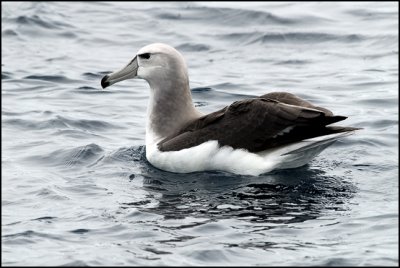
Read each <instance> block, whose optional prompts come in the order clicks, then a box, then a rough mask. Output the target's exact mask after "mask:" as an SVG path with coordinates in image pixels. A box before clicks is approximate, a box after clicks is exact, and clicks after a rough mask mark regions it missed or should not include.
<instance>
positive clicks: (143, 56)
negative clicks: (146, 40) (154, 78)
mask: <svg viewBox="0 0 400 268" xmlns="http://www.w3.org/2000/svg"><path fill="white" fill-rule="evenodd" d="M139 58H141V59H146V60H148V59H150V53H143V54H140V55H139Z"/></svg>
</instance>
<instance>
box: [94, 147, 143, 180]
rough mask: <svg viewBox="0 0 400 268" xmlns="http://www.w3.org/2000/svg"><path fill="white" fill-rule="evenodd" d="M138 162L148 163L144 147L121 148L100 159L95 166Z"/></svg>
mask: <svg viewBox="0 0 400 268" xmlns="http://www.w3.org/2000/svg"><path fill="white" fill-rule="evenodd" d="M136 161H139V162H146V161H147V159H146V148H145V146H144V145H142V146H133V147H128V148H126V147H123V148H119V149H118V150H117V151H115V152H113V153H111V154H109V155H106V156H104V157H101V158H99V159H98V160H97V161H96V162H95V163H93V165H98V164H99V163H107V164H110V163H130V162H136ZM133 177H134V176H133Z"/></svg>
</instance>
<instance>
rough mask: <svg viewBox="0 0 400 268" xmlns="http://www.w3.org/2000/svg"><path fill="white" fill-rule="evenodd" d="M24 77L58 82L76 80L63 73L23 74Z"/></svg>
mask: <svg viewBox="0 0 400 268" xmlns="http://www.w3.org/2000/svg"><path fill="white" fill-rule="evenodd" d="M24 79H35V80H44V81H49V82H58V83H72V82H76V81H75V80H72V79H70V78H67V77H66V76H63V75H28V76H25V77H24Z"/></svg>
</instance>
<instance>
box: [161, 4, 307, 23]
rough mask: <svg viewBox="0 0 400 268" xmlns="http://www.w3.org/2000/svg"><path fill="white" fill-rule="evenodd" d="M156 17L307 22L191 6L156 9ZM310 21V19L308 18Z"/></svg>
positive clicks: (225, 20)
mask: <svg viewBox="0 0 400 268" xmlns="http://www.w3.org/2000/svg"><path fill="white" fill-rule="evenodd" d="M153 12H154V13H155V16H156V17H157V18H159V19H164V20H188V21H190V20H200V19H201V20H204V21H207V22H208V23H214V24H224V25H225V24H229V25H240V26H243V25H250V24H257V25H260V24H278V25H292V24H298V23H301V22H304V21H306V19H305V18H285V17H281V16H277V15H274V14H272V13H271V12H265V11H255V10H247V9H234V8H211V7H200V6H197V7H196V6H191V7H187V8H186V9H185V10H184V12H182V11H180V10H175V11H165V10H160V9H155V10H154V11H153ZM308 19H309V18H308Z"/></svg>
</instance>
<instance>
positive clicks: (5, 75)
mask: <svg viewBox="0 0 400 268" xmlns="http://www.w3.org/2000/svg"><path fill="white" fill-rule="evenodd" d="M12 78H13V77H12V74H11V73H9V72H1V79H2V80H3V79H4V80H5V79H12Z"/></svg>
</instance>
